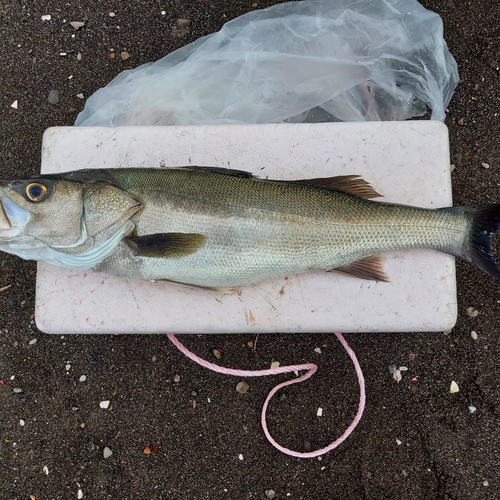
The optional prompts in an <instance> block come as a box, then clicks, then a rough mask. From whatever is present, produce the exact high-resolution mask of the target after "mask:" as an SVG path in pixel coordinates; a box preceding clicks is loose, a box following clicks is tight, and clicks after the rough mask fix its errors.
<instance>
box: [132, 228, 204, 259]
mask: <svg viewBox="0 0 500 500" xmlns="http://www.w3.org/2000/svg"><path fill="white" fill-rule="evenodd" d="M125 241H126V243H127V244H128V245H129V246H130V247H131V248H132V249H133V250H134V255H135V256H136V257H156V258H172V257H182V256H184V255H189V254H191V253H194V252H196V251H197V250H198V249H199V248H201V247H202V246H203V244H204V243H205V236H203V235H202V234H196V233H159V234H148V235H147V236H137V237H136V238H125Z"/></svg>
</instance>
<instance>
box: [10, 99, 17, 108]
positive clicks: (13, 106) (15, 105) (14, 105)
mask: <svg viewBox="0 0 500 500" xmlns="http://www.w3.org/2000/svg"><path fill="white" fill-rule="evenodd" d="M10 107H11V108H14V109H17V99H16V100H15V101H14V102H13V103H12V104H11V105H10Z"/></svg>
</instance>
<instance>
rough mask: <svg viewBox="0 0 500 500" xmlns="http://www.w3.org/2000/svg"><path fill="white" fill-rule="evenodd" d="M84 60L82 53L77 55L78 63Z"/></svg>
mask: <svg viewBox="0 0 500 500" xmlns="http://www.w3.org/2000/svg"><path fill="white" fill-rule="evenodd" d="M82 59H83V56H82V54H81V53H80V52H78V54H77V55H76V60H77V61H81V60H82Z"/></svg>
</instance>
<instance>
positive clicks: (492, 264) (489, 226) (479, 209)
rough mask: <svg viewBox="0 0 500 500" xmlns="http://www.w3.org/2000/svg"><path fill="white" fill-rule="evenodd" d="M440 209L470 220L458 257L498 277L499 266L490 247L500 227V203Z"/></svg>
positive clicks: (499, 276) (499, 275)
mask: <svg viewBox="0 0 500 500" xmlns="http://www.w3.org/2000/svg"><path fill="white" fill-rule="evenodd" d="M442 210H445V211H448V212H450V213H455V214H459V213H460V214H463V215H464V216H465V217H467V218H468V219H469V221H470V228H471V229H470V233H469V237H468V239H467V240H466V241H465V244H464V247H463V249H462V253H461V255H458V257H461V258H462V259H464V260H465V261H467V262H470V263H471V264H474V265H475V266H477V267H479V269H482V270H483V271H485V272H487V273H488V274H491V275H492V276H495V277H496V278H500V266H499V265H498V263H497V261H496V260H495V255H494V254H493V249H492V241H493V235H494V234H495V232H496V231H497V230H498V229H499V228H500V203H492V204H488V205H473V206H468V207H451V208H445V209H442ZM499 236H500V235H499Z"/></svg>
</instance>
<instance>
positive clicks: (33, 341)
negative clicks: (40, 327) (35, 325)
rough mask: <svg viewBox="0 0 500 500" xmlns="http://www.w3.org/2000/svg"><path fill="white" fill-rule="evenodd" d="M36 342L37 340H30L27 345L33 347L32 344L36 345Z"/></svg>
mask: <svg viewBox="0 0 500 500" xmlns="http://www.w3.org/2000/svg"><path fill="white" fill-rule="evenodd" d="M37 342H38V340H37V339H31V340H30V341H29V342H28V344H29V345H34V344H36V343H37Z"/></svg>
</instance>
